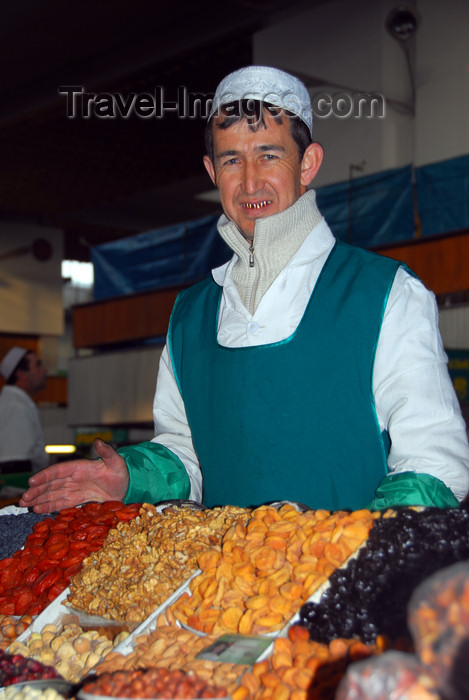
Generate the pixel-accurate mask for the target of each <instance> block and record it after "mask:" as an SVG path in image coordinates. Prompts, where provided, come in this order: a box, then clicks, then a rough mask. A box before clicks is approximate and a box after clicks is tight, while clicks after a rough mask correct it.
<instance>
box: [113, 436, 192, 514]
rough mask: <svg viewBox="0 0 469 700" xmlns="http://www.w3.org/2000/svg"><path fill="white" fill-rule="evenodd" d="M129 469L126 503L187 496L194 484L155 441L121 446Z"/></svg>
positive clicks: (120, 452)
mask: <svg viewBox="0 0 469 700" xmlns="http://www.w3.org/2000/svg"><path fill="white" fill-rule="evenodd" d="M117 451H118V453H119V454H120V455H122V456H123V457H124V459H125V461H126V463H127V467H128V470H129V486H128V488H127V493H126V494H125V498H124V503H159V502H160V501H166V500H167V499H169V498H177V499H186V498H189V496H190V491H191V483H190V480H189V477H188V475H187V472H186V469H185V467H184V465H183V463H182V462H181V460H180V459H179V457H177V456H176V455H175V454H174V453H173V452H171V450H168V448H167V447H164V446H163V445H159V444H158V443H156V442H141V443H140V444H138V445H129V446H128V447H121V448H119V449H118V450H117Z"/></svg>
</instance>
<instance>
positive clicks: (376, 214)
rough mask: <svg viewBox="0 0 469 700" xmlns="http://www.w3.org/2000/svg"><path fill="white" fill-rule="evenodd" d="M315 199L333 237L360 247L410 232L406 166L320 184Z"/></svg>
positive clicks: (409, 182) (409, 183)
mask: <svg viewBox="0 0 469 700" xmlns="http://www.w3.org/2000/svg"><path fill="white" fill-rule="evenodd" d="M316 194H317V203H318V206H319V209H320V211H321V213H322V214H323V215H324V217H325V219H326V221H327V223H328V224H329V226H330V228H331V230H332V231H333V233H334V235H335V236H336V237H337V238H340V239H342V240H343V241H347V242H348V243H353V244H354V245H358V246H361V247H363V248H371V247H377V246H380V245H382V244H383V243H388V242H389V241H402V240H405V239H409V238H412V237H413V235H414V229H415V225H414V212H413V203H412V200H413V197H412V169H411V167H410V165H409V166H406V167H404V168H396V169H394V170H386V171H384V172H382V173H378V174H376V175H367V176H365V177H360V178H354V179H352V180H351V181H350V182H339V183H337V184H334V185H327V186H326V187H320V188H319V189H318V190H317V193H316Z"/></svg>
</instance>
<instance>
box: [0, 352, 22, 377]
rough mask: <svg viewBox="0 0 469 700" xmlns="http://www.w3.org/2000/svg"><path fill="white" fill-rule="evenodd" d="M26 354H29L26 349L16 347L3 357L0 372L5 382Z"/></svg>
mask: <svg viewBox="0 0 469 700" xmlns="http://www.w3.org/2000/svg"><path fill="white" fill-rule="evenodd" d="M27 352H29V350H27V349H26V348H19V347H17V346H15V347H14V348H11V349H10V350H8V352H7V354H6V355H5V357H4V358H3V360H2V362H1V364H0V372H1V373H2V374H3V376H4V377H5V379H6V380H7V381H8V380H9V378H10V377H11V375H12V374H13V372H14V371H15V369H16V368H17V366H18V365H19V363H20V361H21V360H22V359H23V357H24V356H25V355H26V353H27Z"/></svg>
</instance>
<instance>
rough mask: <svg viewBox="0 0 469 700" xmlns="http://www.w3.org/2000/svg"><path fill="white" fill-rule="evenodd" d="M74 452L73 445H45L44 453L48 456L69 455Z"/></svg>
mask: <svg viewBox="0 0 469 700" xmlns="http://www.w3.org/2000/svg"><path fill="white" fill-rule="evenodd" d="M76 451H77V448H76V446H75V445H46V452H47V454H49V455H71V454H73V453H74V452H76Z"/></svg>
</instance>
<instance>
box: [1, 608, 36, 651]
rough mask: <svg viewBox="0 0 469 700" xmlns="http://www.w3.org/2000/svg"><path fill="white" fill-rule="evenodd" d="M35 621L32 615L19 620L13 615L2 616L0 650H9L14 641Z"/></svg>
mask: <svg viewBox="0 0 469 700" xmlns="http://www.w3.org/2000/svg"><path fill="white" fill-rule="evenodd" d="M32 621H33V618H32V617H31V615H23V616H22V617H20V618H17V617H15V616H12V615H0V649H3V650H5V649H7V648H8V647H9V645H10V644H11V643H12V641H13V640H14V639H16V638H17V637H19V636H20V634H22V632H24V631H25V629H27V628H28V627H29V625H30V624H31V622H32Z"/></svg>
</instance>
